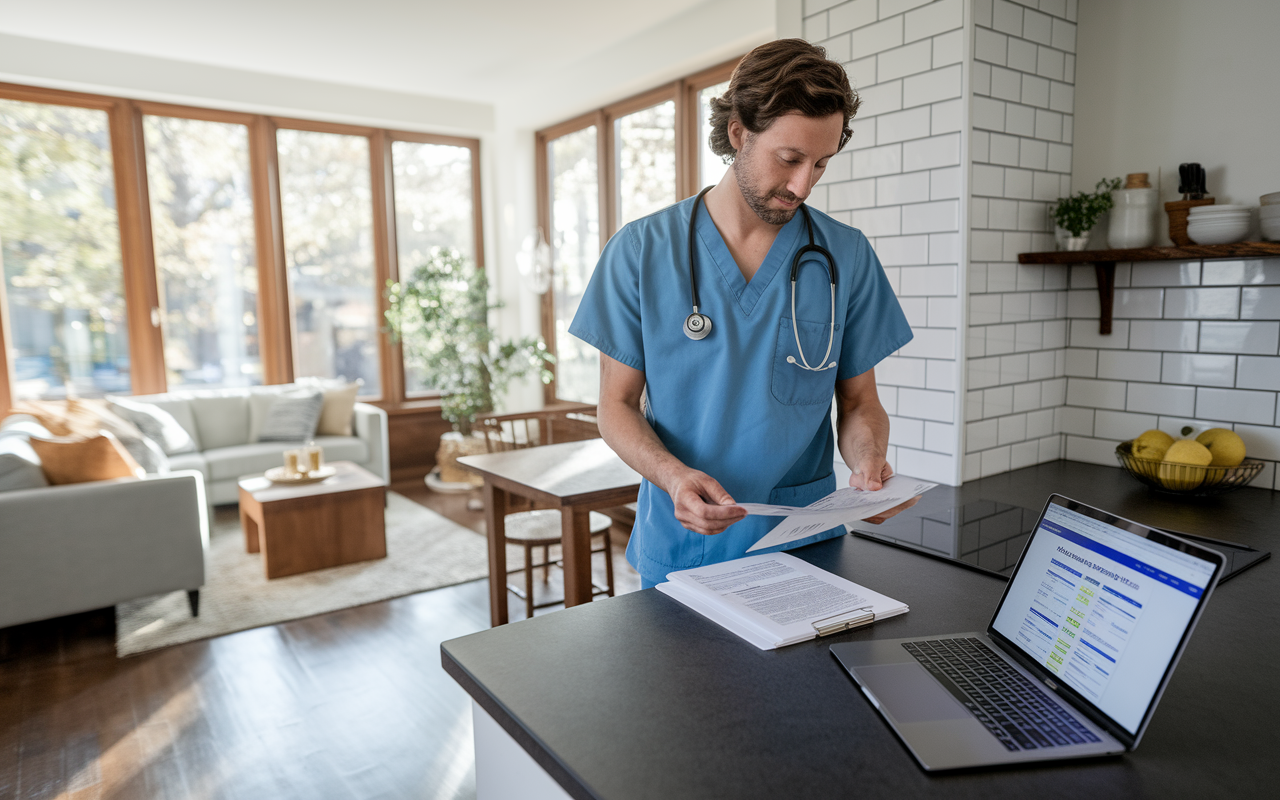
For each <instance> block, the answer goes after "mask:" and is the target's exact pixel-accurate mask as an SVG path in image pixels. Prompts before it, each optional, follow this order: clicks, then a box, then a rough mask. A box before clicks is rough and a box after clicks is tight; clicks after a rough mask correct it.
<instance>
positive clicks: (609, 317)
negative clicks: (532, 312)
mask: <svg viewBox="0 0 1280 800" xmlns="http://www.w3.org/2000/svg"><path fill="white" fill-rule="evenodd" d="M569 333H571V334H573V335H574V336H577V337H578V338H579V339H581V340H582V341H584V342H586V343H587V344H589V345H591V346H592V347H595V348H596V349H597V350H599V351H600V352H602V353H604V354H605V355H607V356H609V357H610V358H612V359H614V360H615V361H618V362H620V363H623V364H626V365H627V366H628V367H631V368H633V369H638V370H643V369H644V340H643V334H642V331H641V328H640V254H639V247H638V241H637V239H636V233H635V224H634V223H633V224H632V225H628V226H626V227H624V228H623V229H622V230H621V231H619V232H618V233H617V235H615V236H614V237H613V238H612V239H610V240H609V243H608V244H606V245H605V248H604V252H603V253H601V254H600V260H599V261H597V262H596V268H595V271H594V272H593V273H592V274H591V280H590V281H588V282H587V290H586V291H585V292H583V295H582V302H580V303H579V304H578V310H577V312H576V313H575V314H574V315H573V322H571V323H570V324H569Z"/></svg>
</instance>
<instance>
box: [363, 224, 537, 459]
mask: <svg viewBox="0 0 1280 800" xmlns="http://www.w3.org/2000/svg"><path fill="white" fill-rule="evenodd" d="M386 295H387V303H388V307H387V311H386V321H387V330H388V332H389V333H390V334H391V337H392V340H393V341H399V342H400V343H401V345H402V347H403V352H404V362H405V365H406V366H412V367H416V368H418V369H419V370H421V373H422V376H423V378H424V380H425V381H426V382H427V384H428V385H430V386H432V387H434V388H436V389H438V390H439V391H440V392H442V393H443V395H444V396H443V398H442V399H441V407H440V413H441V416H443V417H444V418H445V420H447V421H448V422H449V424H450V425H452V426H453V431H452V433H446V434H445V435H444V436H442V437H441V439H440V451H439V453H438V454H437V457H436V462H437V464H439V465H440V470H441V475H440V478H441V480H443V481H446V482H475V481H476V479H477V477H478V476H476V475H475V473H472V472H469V471H466V470H463V469H460V468H459V467H457V465H456V463H455V462H456V460H457V458H458V456H459V455H468V454H471V453H477V452H484V449H485V446H484V440H483V439H481V438H479V437H475V436H472V426H473V425H475V421H476V416H477V415H478V414H484V413H488V412H490V411H493V409H494V398H495V397H496V396H500V395H502V394H503V393H504V392H505V391H506V389H507V386H508V384H509V383H510V382H511V380H513V379H515V378H522V377H524V376H526V375H529V374H530V373H536V374H537V375H538V377H539V378H540V379H541V380H542V382H543V383H548V382H550V381H551V378H552V375H551V372H550V370H548V369H547V365H548V364H551V363H554V361H555V357H554V356H552V355H551V353H549V352H547V349H546V346H545V345H544V344H543V342H542V340H541V339H540V338H538V337H532V336H530V337H525V338H523V339H518V340H510V339H509V340H506V341H499V340H498V339H497V338H496V337H495V336H494V333H493V329H492V328H490V327H489V312H490V311H494V310H496V309H498V308H501V304H493V303H490V302H489V280H488V277H487V276H486V275H485V272H484V270H480V269H476V268H475V267H474V266H473V265H471V264H469V263H468V262H467V260H466V259H464V258H463V256H462V254H461V253H459V252H458V251H457V250H452V249H449V250H446V249H443V248H434V249H433V250H432V251H431V255H430V257H429V258H428V259H427V262H426V263H425V264H423V265H422V266H420V267H418V268H417V269H416V270H414V272H413V274H412V275H410V276H409V278H408V279H406V280H404V281H401V282H399V283H396V282H392V281H388V282H387V292H386Z"/></svg>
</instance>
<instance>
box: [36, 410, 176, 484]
mask: <svg viewBox="0 0 1280 800" xmlns="http://www.w3.org/2000/svg"><path fill="white" fill-rule="evenodd" d="M15 410H19V411H22V412H24V413H29V414H32V415H33V416H35V417H36V419H38V420H39V421H40V422H41V424H43V425H44V427H45V428H46V429H47V430H46V431H45V432H44V433H36V434H33V435H35V436H37V437H39V438H42V439H47V438H49V436H50V434H52V435H53V436H58V437H68V436H70V437H74V438H76V439H87V438H89V437H91V436H97V435H98V432H99V431H107V432H109V433H111V434H112V435H114V436H115V437H116V438H117V439H119V440H120V444H122V445H124V449H126V450H128V451H129V455H131V456H133V459H134V461H137V462H138V464H139V466H141V467H142V468H143V469H144V470H146V471H147V472H151V473H162V472H168V471H169V459H168V458H166V457H165V454H164V451H163V450H161V449H160V446H159V445H157V444H156V443H155V442H153V441H151V440H150V439H148V438H147V437H146V436H144V435H143V433H142V431H141V430H140V429H139V428H138V426H137V425H134V424H133V423H132V422H130V421H129V420H127V419H125V418H124V417H122V416H120V415H119V414H117V413H115V412H114V411H112V410H111V406H110V404H108V402H107V401H106V400H85V399H81V398H77V397H71V398H67V399H66V400H28V401H25V402H23V403H19V404H18V406H17V408H16V409H15Z"/></svg>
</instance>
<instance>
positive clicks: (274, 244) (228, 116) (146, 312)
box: [0, 83, 484, 414]
mask: <svg viewBox="0 0 1280 800" xmlns="http://www.w3.org/2000/svg"><path fill="white" fill-rule="evenodd" d="M0 99H6V100H18V101H22V102H29V103H40V104H46V105H61V106H74V107H79V108H90V109H95V110H100V111H105V112H106V113H107V120H108V130H109V133H110V138H111V156H112V162H113V178H114V181H115V192H116V208H117V215H118V224H119V228H120V251H121V266H122V273H123V274H122V279H123V289H124V295H125V313H126V324H127V327H128V332H129V365H130V383H131V392H132V393H133V394H156V393H161V392H164V391H166V390H167V388H168V387H167V380H166V377H165V366H164V342H163V333H162V329H161V327H160V325H159V316H158V313H156V312H157V311H158V309H159V307H160V299H159V285H158V274H157V271H156V261H155V251H154V239H153V236H152V228H151V205H150V200H149V197H148V188H147V172H146V143H145V141H144V139H143V127H142V118H143V116H144V115H151V116H165V117H178V118H183V119H198V120H206V121H209V122H223V123H231V124H240V125H245V126H246V127H247V128H248V134H249V172H250V182H251V188H252V199H253V218H254V238H255V243H256V245H255V256H256V262H257V269H258V335H259V355H260V358H261V359H262V371H263V376H262V377H263V383H264V384H280V383H290V382H292V381H293V379H294V377H295V376H294V371H293V336H292V331H291V325H292V313H291V310H290V306H289V282H288V272H287V269H286V265H285V250H284V224H283V217H282V210H281V203H280V167H279V151H278V150H277V147H276V131H277V130H279V129H281V128H285V129H293V130H306V131H315V132H319V133H340V134H348V135H358V136H364V137H366V138H368V140H369V158H370V182H371V187H370V188H371V191H372V205H373V209H372V210H373V226H374V282H375V286H376V291H377V295H378V296H377V305H376V308H377V309H378V314H379V316H378V328H379V335H378V349H379V366H380V368H381V370H382V384H383V386H382V394H381V396H380V397H368V398H364V397H362V398H361V400H362V401H365V402H371V403H373V404H374V405H377V406H379V407H381V408H383V409H385V410H387V411H388V412H389V413H392V414H404V413H417V412H421V411H438V409H439V407H440V394H439V393H438V392H436V393H423V394H414V395H413V396H412V397H408V396H406V394H405V387H404V362H403V359H402V352H401V349H400V347H399V345H394V344H392V343H391V341H390V337H389V336H388V335H387V334H386V333H384V332H382V321H383V319H384V317H383V312H385V311H386V309H387V301H386V296H385V293H384V292H383V291H382V289H383V287H384V286H386V282H387V280H396V279H398V277H399V269H398V264H397V259H396V254H397V247H396V230H395V188H394V180H393V165H392V162H391V143H392V142H396V141H406V142H421V143H424V144H446V145H453V146H460V147H466V148H467V149H469V150H470V151H471V186H472V210H473V220H474V223H473V224H474V234H475V258H476V266H477V268H479V269H483V268H484V222H483V220H484V213H483V207H482V205H481V193H480V190H481V175H480V140H479V139H473V138H469V137H461V136H447V135H440V134H430V133H421V132H416V131H403V130H394V129H385V128H375V127H369V126H362V125H347V124H342V123H333V122H325V121H321V120H311V119H301V118H293V117H280V116H271V115H263V114H249V113H243V112H236V111H224V110H221V109H214V108H204V107H200V106H188V105H178V104H171V103H158V102H152V101H146V100H135V99H131V98H127V97H114V96H108V95H97V94H86V93H83V92H70V91H64V90H61V89H47V88H42V87H34V86H24V85H21V84H10V83H0ZM7 308H8V306H7V304H6V303H5V296H4V281H3V280H0V412H3V411H4V410H7V409H8V408H10V407H11V406H12V404H13V400H14V397H13V392H12V389H11V386H10V383H11V380H12V378H11V375H12V372H11V370H12V364H10V363H9V362H10V359H9V351H8V342H10V341H11V340H12V337H11V336H10V335H9V331H8V324H9V323H8V314H7Z"/></svg>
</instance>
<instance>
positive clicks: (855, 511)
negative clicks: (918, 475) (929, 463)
mask: <svg viewBox="0 0 1280 800" xmlns="http://www.w3.org/2000/svg"><path fill="white" fill-rule="evenodd" d="M937 485H938V484H936V483H929V482H928V481H921V480H916V479H915V478H907V477H903V476H902V475H894V476H893V477H891V478H889V480H887V481H885V482H884V488H882V489H880V490H879V491H877V492H867V491H863V490H862V489H854V488H848V489H838V490H836V491H834V492H832V493H831V494H829V495H827V496H826V497H824V498H822V499H821V500H819V501H817V502H816V503H812V504H810V505H807V506H805V507H804V508H797V507H795V506H771V505H766V504H764V503H738V506H739V507H740V508H745V509H746V510H747V514H748V515H751V514H758V515H761V516H766V517H786V519H784V520H782V522H779V523H778V524H777V526H776V527H775V528H774V529H773V530H771V531H769V532H768V533H767V534H765V535H764V536H763V537H762V538H761V539H760V541H758V542H756V543H755V544H753V545H751V546H750V547H749V548H747V552H748V553H750V552H752V551H753V550H764V549H766V548H769V547H777V546H778V545H781V544H789V543H790V542H798V541H800V540H801V539H805V538H807V537H809V536H813V535H814V534H815V533H822V532H823V531H826V530H831V529H832V528H834V527H835V526H837V525H842V524H844V523H846V522H856V521H857V520H860V519H867V518H869V517H874V516H876V515H877V514H883V513H884V512H886V511H888V510H889V509H891V508H894V507H896V506H900V505H902V504H903V503H905V502H906V501H908V500H910V499H911V498H913V497H915V496H916V495H920V494H924V493H925V492H927V491H929V490H930V489H932V488H933V487H935V486H937Z"/></svg>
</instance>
